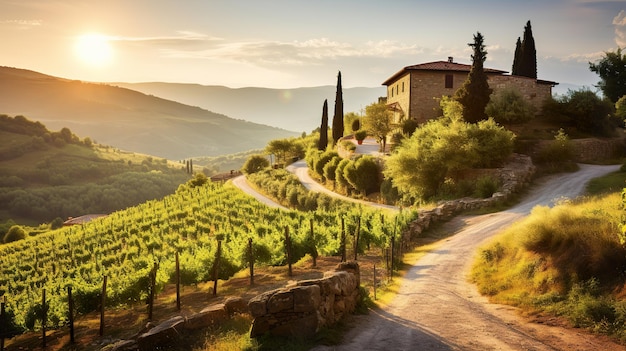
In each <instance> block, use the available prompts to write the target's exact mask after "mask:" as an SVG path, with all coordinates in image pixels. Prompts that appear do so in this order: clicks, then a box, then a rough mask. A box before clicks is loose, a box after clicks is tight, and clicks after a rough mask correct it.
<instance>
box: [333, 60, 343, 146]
mask: <svg viewBox="0 0 626 351" xmlns="http://www.w3.org/2000/svg"><path fill="white" fill-rule="evenodd" d="M342 136H343V91H342V88H341V71H339V75H338V76H337V93H336V94H335V114H334V115H333V145H335V144H337V141H338V140H339V139H340V138H341V137H342Z"/></svg>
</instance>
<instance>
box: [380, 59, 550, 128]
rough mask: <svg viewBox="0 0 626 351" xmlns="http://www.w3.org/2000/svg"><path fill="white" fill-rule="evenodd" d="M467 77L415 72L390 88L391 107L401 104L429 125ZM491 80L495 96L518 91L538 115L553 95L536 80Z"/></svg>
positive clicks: (495, 76)
mask: <svg viewBox="0 0 626 351" xmlns="http://www.w3.org/2000/svg"><path fill="white" fill-rule="evenodd" d="M446 75H452V76H453V85H452V88H446V87H445V76H446ZM467 75H468V73H467V72H453V71H450V72H442V71H426V70H425V71H413V72H411V73H410V74H407V75H406V76H404V77H402V78H401V79H399V80H398V81H396V82H394V83H393V84H392V85H390V86H388V87H387V105H391V104H393V103H397V104H398V106H399V107H400V108H401V109H402V110H403V111H404V113H405V114H407V115H408V117H410V118H412V119H415V120H416V121H418V122H419V123H424V122H427V121H428V120H430V119H433V118H436V117H439V116H440V115H441V112H440V108H439V100H440V98H441V97H442V96H452V95H454V93H455V92H456V91H457V90H458V89H459V88H460V87H461V86H462V85H463V83H464V82H465V80H466V79H467ZM409 78H410V89H408V90H406V89H405V92H404V93H403V92H402V83H403V82H405V81H406V80H407V79H409ZM488 79H489V86H490V87H491V88H492V89H493V90H494V92H498V91H499V90H502V89H504V88H507V87H514V88H515V89H517V90H518V91H519V92H520V93H521V94H522V96H524V98H525V99H526V100H527V101H529V102H530V103H531V104H532V105H533V106H534V107H535V109H536V111H537V113H539V112H540V111H541V107H542V105H543V102H544V101H545V100H546V99H547V98H549V97H550V96H551V95H552V85H550V84H546V83H538V82H537V80H536V79H533V78H527V77H518V76H510V75H500V74H488ZM405 84H406V83H405ZM392 91H393V93H392ZM392 94H393V96H392Z"/></svg>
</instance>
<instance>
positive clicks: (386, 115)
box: [363, 100, 394, 151]
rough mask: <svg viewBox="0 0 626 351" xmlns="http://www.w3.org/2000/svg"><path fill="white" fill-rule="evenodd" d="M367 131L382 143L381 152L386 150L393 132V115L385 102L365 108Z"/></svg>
mask: <svg viewBox="0 0 626 351" xmlns="http://www.w3.org/2000/svg"><path fill="white" fill-rule="evenodd" d="M363 124H364V125H365V129H367V131H368V132H369V134H370V135H373V136H374V137H375V138H376V140H378V142H379V143H380V146H381V151H384V150H385V147H386V144H387V135H388V134H389V133H390V132H391V131H392V130H393V127H394V126H393V115H392V114H391V112H390V111H389V110H388V109H387V106H386V104H385V102H384V101H383V100H380V101H378V102H375V103H373V104H369V105H367V107H365V118H364V121H363Z"/></svg>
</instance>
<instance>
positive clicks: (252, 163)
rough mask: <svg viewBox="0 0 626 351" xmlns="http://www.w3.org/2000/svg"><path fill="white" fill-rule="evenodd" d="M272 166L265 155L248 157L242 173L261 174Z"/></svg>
mask: <svg viewBox="0 0 626 351" xmlns="http://www.w3.org/2000/svg"><path fill="white" fill-rule="evenodd" d="M269 166H270V161H268V160H267V158H266V157H265V156H263V155H252V156H250V157H248V159H247V160H246V163H244V165H243V167H242V168H241V171H242V172H243V173H245V174H252V173H256V172H260V171H262V170H263V169H265V168H268V167H269Z"/></svg>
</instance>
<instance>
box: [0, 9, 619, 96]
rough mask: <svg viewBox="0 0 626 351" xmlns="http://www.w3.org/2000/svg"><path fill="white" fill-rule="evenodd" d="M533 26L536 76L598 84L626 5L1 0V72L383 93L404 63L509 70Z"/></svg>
mask: <svg viewBox="0 0 626 351" xmlns="http://www.w3.org/2000/svg"><path fill="white" fill-rule="evenodd" d="M529 20H530V21H531V25H532V32H533V37H534V39H535V44H536V48H537V70H538V78H540V79H544V80H550V81H555V82H559V83H561V84H564V83H566V84H574V85H579V86H581V85H584V86H589V87H592V86H593V85H594V84H596V83H597V82H598V80H599V77H598V76H597V75H596V74H595V73H593V72H591V71H590V70H589V62H590V61H591V62H597V61H598V60H599V59H601V58H602V56H603V54H604V52H606V51H615V50H616V49H617V48H618V47H622V48H624V47H626V1H624V0H622V1H596V0H524V1H518V0H473V1H466V0H447V1H438V0H437V1H421V0H384V1H382V0H381V1H370V0H225V1H217V0H177V1H174V0H97V1H96V0H0V43H1V44H2V45H1V47H2V49H1V51H0V52H1V53H0V66H10V67H17V68H24V69H29V70H34V71H37V72H41V73H45V74H49V75H53V76H57V77H62V78H68V79H77V80H83V81H95V82H130V83H135V82H157V81H158V82H172V83H196V84H202V85H223V86H228V87H232V88H239V87H268V88H277V89H286V88H298V87H312V86H322V85H335V84H336V80H337V72H338V71H341V74H342V83H343V86H344V87H380V86H381V84H382V82H383V81H385V80H386V79H387V78H389V77H390V76H392V75H393V74H394V73H396V72H398V71H399V70H401V69H402V68H403V67H405V66H409V65H414V64H419V63H424V62H432V61H441V60H447V58H448V57H449V56H452V57H453V58H454V61H455V62H459V63H466V64H471V48H470V47H469V46H468V45H467V44H468V43H470V42H472V41H473V36H474V35H475V34H476V33H477V32H480V33H481V34H482V35H483V36H484V43H485V45H486V49H487V62H486V63H485V67H488V68H495V69H500V70H505V71H510V70H511V65H512V62H513V53H514V51H515V43H516V40H517V38H518V37H522V36H523V32H524V26H525V25H526V22H527V21H529Z"/></svg>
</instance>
